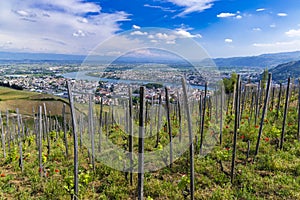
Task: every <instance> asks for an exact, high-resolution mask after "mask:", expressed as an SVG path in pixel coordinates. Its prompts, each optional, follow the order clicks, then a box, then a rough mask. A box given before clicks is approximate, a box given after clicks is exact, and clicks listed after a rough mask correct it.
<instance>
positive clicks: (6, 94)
mask: <svg viewBox="0 0 300 200" xmlns="http://www.w3.org/2000/svg"><path fill="white" fill-rule="evenodd" d="M64 102H65V103H68V101H67V100H66V99H63V98H59V97H56V96H53V95H49V94H41V93H36V92H29V91H20V90H14V89H11V88H6V87H0V111H1V112H2V113H4V112H6V110H8V111H10V112H15V110H16V108H19V110H20V112H21V114H25V115H31V114H32V109H33V108H34V110H35V112H37V110H38V106H39V105H43V104H44V103H45V104H46V106H47V108H48V110H50V111H51V113H52V114H53V115H59V114H61V111H62V105H63V103H64ZM67 108H68V107H67Z"/></svg>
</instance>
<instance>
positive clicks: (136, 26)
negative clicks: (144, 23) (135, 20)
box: [132, 24, 141, 29]
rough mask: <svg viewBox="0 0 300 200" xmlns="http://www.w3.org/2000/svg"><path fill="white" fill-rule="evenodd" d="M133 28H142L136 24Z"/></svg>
mask: <svg viewBox="0 0 300 200" xmlns="http://www.w3.org/2000/svg"><path fill="white" fill-rule="evenodd" d="M132 28H133V29H141V27H140V26H138V25H135V24H133V25H132Z"/></svg>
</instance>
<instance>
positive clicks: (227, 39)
mask: <svg viewBox="0 0 300 200" xmlns="http://www.w3.org/2000/svg"><path fill="white" fill-rule="evenodd" d="M224 41H225V42H226V43H232V42H233V40H232V39H230V38H226V39H225V40H224Z"/></svg>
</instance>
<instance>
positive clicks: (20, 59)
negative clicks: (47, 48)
mask: <svg viewBox="0 0 300 200" xmlns="http://www.w3.org/2000/svg"><path fill="white" fill-rule="evenodd" d="M84 58H85V56H82V55H69V54H50V53H19V52H0V63H40V62H68V63H69V62H80V63H81V62H82V61H83V60H84Z"/></svg>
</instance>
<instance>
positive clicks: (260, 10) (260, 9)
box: [256, 8, 266, 12]
mask: <svg viewBox="0 0 300 200" xmlns="http://www.w3.org/2000/svg"><path fill="white" fill-rule="evenodd" d="M265 10H266V9H265V8H258V9H256V11H257V12H262V11H265Z"/></svg>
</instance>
